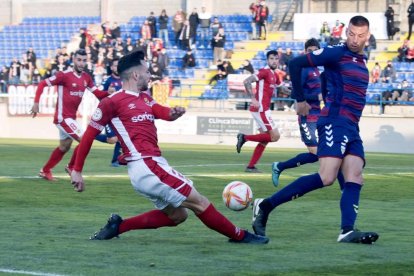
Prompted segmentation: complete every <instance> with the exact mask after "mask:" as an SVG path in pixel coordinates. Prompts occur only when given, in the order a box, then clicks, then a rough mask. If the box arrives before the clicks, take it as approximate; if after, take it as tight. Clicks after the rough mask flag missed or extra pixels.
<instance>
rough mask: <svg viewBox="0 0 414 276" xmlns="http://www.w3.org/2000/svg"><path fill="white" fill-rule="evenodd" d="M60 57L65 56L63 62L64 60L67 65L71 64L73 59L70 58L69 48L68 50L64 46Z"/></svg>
mask: <svg viewBox="0 0 414 276" xmlns="http://www.w3.org/2000/svg"><path fill="white" fill-rule="evenodd" d="M60 55H61V56H63V60H64V61H65V62H66V63H67V64H69V63H70V61H71V59H70V56H69V54H68V48H66V46H63V47H62V50H61V52H60Z"/></svg>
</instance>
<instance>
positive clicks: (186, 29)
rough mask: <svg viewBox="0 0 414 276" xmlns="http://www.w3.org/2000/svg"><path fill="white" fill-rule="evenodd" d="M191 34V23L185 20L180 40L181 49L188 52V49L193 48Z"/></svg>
mask: <svg viewBox="0 0 414 276" xmlns="http://www.w3.org/2000/svg"><path fill="white" fill-rule="evenodd" d="M190 34H191V26H190V21H189V20H185V21H184V25H183V27H182V28H181V33H180V38H179V40H180V46H181V49H183V50H188V49H190V48H191V46H190Z"/></svg>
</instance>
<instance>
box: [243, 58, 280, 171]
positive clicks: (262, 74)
mask: <svg viewBox="0 0 414 276" xmlns="http://www.w3.org/2000/svg"><path fill="white" fill-rule="evenodd" d="M266 59H267V66H266V67H264V68H262V69H260V70H259V72H258V73H257V74H253V75H251V76H250V77H248V78H247V79H245V81H244V87H245V88H246V91H247V93H248V94H249V95H250V96H251V97H252V101H251V104H250V112H251V114H252V116H253V118H254V120H255V121H256V123H257V125H258V127H259V131H260V133H259V134H254V135H246V134H243V133H239V134H238V135H237V144H236V149H237V152H238V153H240V150H241V148H242V146H243V144H244V143H246V142H247V141H253V142H258V144H257V146H256V148H255V150H254V152H253V156H252V158H251V159H250V162H249V164H248V165H247V167H246V170H245V172H251V173H260V171H259V170H258V169H257V168H256V163H257V162H258V161H259V159H260V157H261V156H262V154H263V152H264V150H265V148H266V145H267V143H269V142H277V141H278V140H279V138H280V134H279V131H278V129H277V128H276V124H275V122H274V121H273V119H272V117H271V110H270V103H271V101H272V97H273V93H274V91H275V89H276V87H277V86H278V85H280V84H281V80H280V78H279V75H278V73H277V66H278V63H279V56H278V54H277V52H276V51H273V50H272V51H269V52H267V54H266ZM253 82H256V91H257V92H256V93H253V91H252V83H253Z"/></svg>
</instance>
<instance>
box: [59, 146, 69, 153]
mask: <svg viewBox="0 0 414 276" xmlns="http://www.w3.org/2000/svg"><path fill="white" fill-rule="evenodd" d="M59 149H60V151H61V152H65V153H66V152H68V151H69V150H70V145H59Z"/></svg>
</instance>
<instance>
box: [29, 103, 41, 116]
mask: <svg viewBox="0 0 414 276" xmlns="http://www.w3.org/2000/svg"><path fill="white" fill-rule="evenodd" d="M37 113H39V103H34V104H33V106H32V109H30V114H32V118H34V117H36V115H37Z"/></svg>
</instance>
